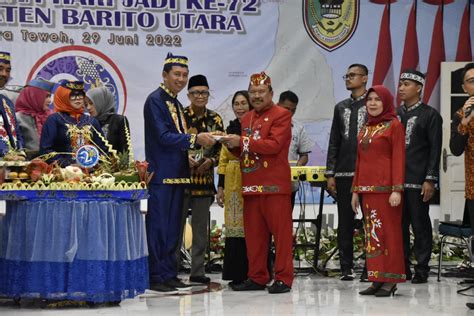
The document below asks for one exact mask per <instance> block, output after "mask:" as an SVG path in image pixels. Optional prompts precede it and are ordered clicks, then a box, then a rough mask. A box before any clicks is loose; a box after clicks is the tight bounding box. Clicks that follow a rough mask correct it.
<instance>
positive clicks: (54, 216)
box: [0, 199, 148, 302]
mask: <svg viewBox="0 0 474 316" xmlns="http://www.w3.org/2000/svg"><path fill="white" fill-rule="evenodd" d="M0 226H1V228H0V294H2V295H6V296H9V297H23V298H46V299H72V300H85V301H92V302H106V301H120V300H123V299H125V298H132V297H134V296H136V295H137V294H140V293H143V292H144V291H145V289H146V288H148V263H147V255H148V253H147V244H146V235H145V226H144V222H143V217H142V215H141V214H140V201H124V200H117V199H101V200H96V201H94V200H79V201H77V200H76V201H65V200H32V201H28V200H26V201H7V213H6V216H5V217H4V218H3V219H1V220H0Z"/></svg>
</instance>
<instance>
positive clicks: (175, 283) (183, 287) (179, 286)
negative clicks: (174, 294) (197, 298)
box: [164, 278, 193, 291]
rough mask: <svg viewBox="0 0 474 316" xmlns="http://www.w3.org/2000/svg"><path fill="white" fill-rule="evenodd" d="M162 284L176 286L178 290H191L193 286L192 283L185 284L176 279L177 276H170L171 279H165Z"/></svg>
mask: <svg viewBox="0 0 474 316" xmlns="http://www.w3.org/2000/svg"><path fill="white" fill-rule="evenodd" d="M164 284H166V285H167V286H170V287H174V288H176V289H178V290H180V291H187V290H191V289H192V288H193V286H192V285H189V284H185V283H183V282H181V280H180V279H178V278H172V279H171V280H168V281H166V282H165V283H164Z"/></svg>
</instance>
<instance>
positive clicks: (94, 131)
mask: <svg viewBox="0 0 474 316" xmlns="http://www.w3.org/2000/svg"><path fill="white" fill-rule="evenodd" d="M76 120H77V121H76ZM99 134H101V135H102V129H101V128H100V125H99V122H97V121H96V120H95V119H94V118H92V117H90V116H88V115H82V116H80V117H78V118H73V117H71V116H69V115H68V114H65V113H54V114H52V115H50V116H49V117H48V119H47V120H46V122H45V124H44V127H43V132H42V134H41V141H40V154H41V155H44V154H49V153H53V152H56V153H58V154H57V155H55V156H54V157H52V158H51V161H55V160H57V161H58V162H59V164H60V165H61V166H67V165H70V164H72V163H74V162H75V160H74V158H73V157H72V155H71V153H74V152H75V151H76V150H77V149H78V148H79V147H81V146H82V145H86V144H92V145H94V146H96V147H98V148H99V150H101V151H102V152H103V153H107V152H108V150H107V148H106V147H105V144H104V143H103V141H102V140H101V138H100V136H99Z"/></svg>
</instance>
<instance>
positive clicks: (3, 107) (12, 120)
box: [0, 52, 25, 160]
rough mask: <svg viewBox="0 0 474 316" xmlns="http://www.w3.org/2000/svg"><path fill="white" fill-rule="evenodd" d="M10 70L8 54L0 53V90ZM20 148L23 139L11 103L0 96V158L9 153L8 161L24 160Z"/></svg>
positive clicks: (6, 80) (8, 76)
mask: <svg viewBox="0 0 474 316" xmlns="http://www.w3.org/2000/svg"><path fill="white" fill-rule="evenodd" d="M11 69H12V68H11V57H10V54H9V53H7V52H0V88H3V87H4V86H5V85H6V84H7V82H8V80H9V79H10V72H11ZM22 148H23V137H22V136H21V132H20V129H19V128H18V123H17V120H16V115H15V108H14V105H13V102H12V101H11V100H10V99H9V98H7V97H6V96H4V95H2V94H0V157H4V156H5V155H6V154H7V153H8V152H10V154H9V156H10V157H8V159H9V160H25V155H24V153H23V152H20V151H21V150H22ZM13 152H15V154H13Z"/></svg>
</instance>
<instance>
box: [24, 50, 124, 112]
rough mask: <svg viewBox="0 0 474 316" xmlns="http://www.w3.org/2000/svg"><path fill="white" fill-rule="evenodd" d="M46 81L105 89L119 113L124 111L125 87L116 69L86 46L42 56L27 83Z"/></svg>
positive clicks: (99, 54) (98, 52) (101, 54)
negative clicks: (77, 82) (110, 95)
mask: <svg viewBox="0 0 474 316" xmlns="http://www.w3.org/2000/svg"><path fill="white" fill-rule="evenodd" d="M35 78H36V79H45V80H49V81H53V82H60V81H61V80H64V79H65V80H73V81H77V80H79V81H83V82H84V83H85V88H86V90H89V89H91V88H95V87H99V86H105V87H107V89H109V90H110V91H111V92H112V93H113V94H114V96H115V107H116V109H117V112H118V113H124V112H125V110H126V108H127V87H126V86H125V80H124V78H123V76H122V73H121V72H120V70H119V68H118V67H117V65H116V64H115V63H114V62H113V61H112V60H111V59H110V58H109V57H108V56H106V55H105V54H103V53H102V52H100V51H98V50H95V49H92V48H90V47H86V46H65V47H60V48H56V49H54V50H52V51H50V52H48V53H47V54H45V55H43V56H42V57H41V58H40V59H39V60H38V61H37V62H36V64H35V65H34V66H33V67H32V69H31V70H30V73H29V75H28V78H27V81H29V80H31V79H35Z"/></svg>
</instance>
